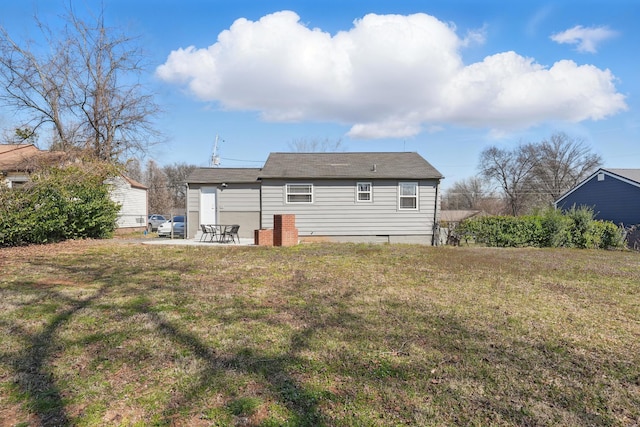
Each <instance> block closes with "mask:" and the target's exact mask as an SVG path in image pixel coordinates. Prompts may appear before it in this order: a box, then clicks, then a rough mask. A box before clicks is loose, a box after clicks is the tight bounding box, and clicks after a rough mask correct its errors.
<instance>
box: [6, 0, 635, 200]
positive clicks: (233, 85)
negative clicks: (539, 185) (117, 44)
mask: <svg viewBox="0 0 640 427" xmlns="http://www.w3.org/2000/svg"><path fill="white" fill-rule="evenodd" d="M100 3H103V4H104V8H105V16H106V18H107V22H106V24H107V25H109V26H117V27H119V28H120V29H122V30H124V31H126V32H127V33H128V34H129V35H132V36H138V37H139V41H140V43H141V45H142V46H143V47H144V49H145V50H146V53H147V54H148V59H149V63H150V66H149V70H148V71H149V73H148V75H146V76H145V78H144V81H145V84H146V85H148V89H149V90H150V91H152V92H153V93H155V94H156V102H157V103H158V104H159V105H160V106H161V108H163V110H164V111H165V113H164V114H163V115H162V117H160V118H159V120H158V121H157V125H158V128H159V130H160V131H161V132H163V134H164V135H165V137H166V141H165V142H164V143H163V144H161V145H159V146H157V147H155V148H154V149H153V151H152V152H151V153H150V156H149V157H150V158H152V159H154V160H155V161H157V162H158V163H159V164H161V165H166V164H172V163H175V162H185V163H189V164H195V165H198V166H209V164H210V163H209V162H210V158H211V154H212V150H213V143H214V140H215V137H216V135H219V137H220V143H219V147H218V150H219V151H218V154H219V156H220V158H221V166H222V167H243V166H249V167H259V166H261V165H262V163H263V162H264V160H266V158H267V156H268V154H269V153H270V152H275V151H290V149H291V146H292V144H293V143H294V141H300V140H302V141H304V140H306V141H314V140H318V141H324V140H328V141H331V142H335V141H338V140H340V141H341V142H342V148H343V149H344V150H345V151H417V152H418V153H420V154H421V155H422V156H423V157H425V158H426V159H427V160H428V161H429V162H430V163H431V164H433V166H435V167H436V168H437V169H438V170H439V171H440V172H441V173H442V174H443V175H444V176H445V181H444V187H445V188H446V187H448V186H449V185H451V184H453V183H454V182H455V181H458V180H461V179H465V178H468V177H470V176H473V175H474V174H475V173H476V172H477V165H478V159H479V155H480V152H481V151H482V150H483V149H484V148H486V147H488V146H493V145H496V146H500V147H510V146H513V145H515V144H518V143H519V142H538V141H541V140H543V139H545V138H548V137H550V136H551V135H552V134H553V133H555V132H565V133H566V134H568V135H569V136H570V137H573V138H577V139H581V140H583V141H584V142H585V143H586V144H588V145H589V146H590V147H591V148H592V150H593V151H594V152H596V153H598V154H600V155H601V156H602V157H603V159H604V165H605V167H611V168H640V149H639V147H638V141H640V138H639V137H640V129H639V126H640V116H639V114H638V108H640V104H639V103H638V97H639V96H640V79H638V76H639V75H640V73H639V71H640V70H639V65H640V59H639V58H638V55H637V41H638V40H640V34H639V33H640V29H638V26H637V20H638V18H640V2H637V1H635V0H626V1H622V0H609V1H588V0H583V1H554V2H544V1H518V2H515V1H513V2H512V1H497V0H495V1H481V0H478V1H471V0H466V1H455V0H449V1H444V0H443V1H420V0H411V1H409V0H394V1H375V0H368V1H359V0H358V1H344V0H342V1H318V0H316V1H278V0H272V1H268V2H266V1H246V0H234V1H233V2H230V1H204V0H199V1H196V0H181V1H178V0H172V1H171V0H137V1H136V0H103V1H102V2H99V1H90V0H82V1H73V4H74V8H76V10H77V12H78V13H79V14H80V15H81V16H82V15H83V14H84V13H86V11H87V8H88V7H89V8H93V9H94V10H97V9H98V8H99V5H100ZM67 4H68V2H67V1H56V0H46V1H45V0H23V1H20V2H1V3H0V25H2V26H3V27H5V28H6V29H7V30H8V31H9V33H10V34H11V35H12V36H13V37H14V38H18V39H19V38H20V37H23V36H25V35H30V36H34V35H35V34H37V31H36V29H35V26H34V21H33V19H32V16H33V15H34V13H35V12H37V14H38V16H39V17H40V19H41V20H43V21H44V22H46V23H50V24H52V25H55V22H56V20H57V19H58V16H59V15H61V14H62V13H63V12H64V9H65V5H67ZM0 126H2V127H3V128H10V127H11V117H10V115H9V114H7V112H3V111H2V110H0Z"/></svg>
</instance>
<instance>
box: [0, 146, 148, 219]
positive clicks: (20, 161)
mask: <svg viewBox="0 0 640 427" xmlns="http://www.w3.org/2000/svg"><path fill="white" fill-rule="evenodd" d="M65 158H66V157H65V153H63V152H60V151H45V150H40V149H38V148H37V147H36V146H35V145H33V144H10V145H0V178H2V179H3V181H4V184H6V185H7V186H8V187H9V188H19V187H20V186H23V185H24V184H25V183H26V182H28V181H29V175H30V173H31V172H33V171H34V170H35V169H36V168H37V167H39V166H42V165H44V164H49V165H51V164H56V163H59V164H60V163H63V162H64V160H65ZM107 183H109V184H111V185H112V189H111V199H112V200H113V201H115V202H117V203H120V204H121V205H122V208H121V210H120V214H119V216H118V219H117V225H118V229H137V228H144V227H146V221H147V220H146V218H147V188H146V187H145V186H144V185H142V184H140V183H139V182H136V181H134V180H132V179H130V178H127V177H125V176H119V177H115V178H112V179H110V180H108V181H107Z"/></svg>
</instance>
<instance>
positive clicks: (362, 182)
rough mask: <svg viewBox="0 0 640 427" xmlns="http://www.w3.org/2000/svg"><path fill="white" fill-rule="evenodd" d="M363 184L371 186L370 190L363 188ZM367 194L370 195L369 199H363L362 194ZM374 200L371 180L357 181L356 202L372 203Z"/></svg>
mask: <svg viewBox="0 0 640 427" xmlns="http://www.w3.org/2000/svg"><path fill="white" fill-rule="evenodd" d="M361 185H367V186H369V189H368V190H361V189H360V186H361ZM363 194H366V195H368V196H369V198H368V199H361V198H360V196H361V195H363ZM372 202H373V184H372V183H371V182H364V181H360V182H356V203H372Z"/></svg>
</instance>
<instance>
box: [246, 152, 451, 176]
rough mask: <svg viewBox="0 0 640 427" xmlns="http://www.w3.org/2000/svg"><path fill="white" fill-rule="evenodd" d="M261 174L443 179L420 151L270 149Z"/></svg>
mask: <svg viewBox="0 0 640 427" xmlns="http://www.w3.org/2000/svg"><path fill="white" fill-rule="evenodd" d="M259 176H260V178H318V179H322V178H356V179H376V178H379V179H441V178H443V176H442V174H441V173H440V172H438V171H437V170H436V169H435V168H434V167H433V166H431V164H429V162H427V161H426V160H425V159H424V158H422V156H420V155H419V154H418V153H407V152H402V153H388V152H387V153H271V154H270V155H269V158H268V159H267V162H266V163H265V165H264V167H263V168H262V172H261V173H260V175H259Z"/></svg>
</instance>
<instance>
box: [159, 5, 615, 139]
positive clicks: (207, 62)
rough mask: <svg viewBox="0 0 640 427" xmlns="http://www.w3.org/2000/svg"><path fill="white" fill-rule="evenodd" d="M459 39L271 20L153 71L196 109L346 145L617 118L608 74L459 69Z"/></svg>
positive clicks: (422, 23) (571, 66)
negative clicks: (325, 130)
mask: <svg viewBox="0 0 640 427" xmlns="http://www.w3.org/2000/svg"><path fill="white" fill-rule="evenodd" d="M483 34H484V29H483V30H479V31H477V32H475V33H469V34H468V35H467V37H465V38H464V39H461V38H460V37H458V36H457V34H456V31H455V27H454V26H453V25H450V24H446V23H443V22H441V21H439V20H438V19H436V18H434V17H432V16H429V15H426V14H415V15H408V16H403V15H374V14H370V15H366V16H365V17H363V18H362V19H359V20H356V21H355V22H354V25H353V28H351V29H349V30H348V31H342V32H339V33H337V34H335V35H333V36H332V35H331V34H329V33H327V32H324V31H322V30H320V29H317V28H308V27H307V26H305V25H303V24H302V23H300V20H299V17H298V15H296V14H295V13H294V12H290V11H283V12H278V13H274V14H271V15H267V16H264V17H263V18H261V19H260V20H259V21H255V22H253V21H249V20H246V19H238V20H237V21H235V22H234V23H233V25H232V26H231V27H230V28H229V29H228V30H225V31H223V32H222V33H220V34H219V36H218V40H217V41H216V42H215V43H214V44H213V45H211V46H209V47H208V48H205V49H198V48H195V47H193V46H191V47H187V48H184V49H178V50H175V51H173V52H171V54H170V55H169V57H168V58H167V61H166V62H165V63H164V64H163V65H161V66H159V67H158V68H157V75H158V76H159V77H160V78H161V79H163V80H165V81H167V82H172V83H176V84H179V85H186V86H187V87H188V88H189V90H190V91H191V92H192V93H193V94H194V95H195V96H197V97H198V98H199V99H202V100H205V101H217V102H218V103H219V104H220V105H221V106H222V107H223V108H225V109H228V110H245V111H259V112H260V114H261V116H262V117H263V118H264V119H265V120H271V121H331V122H337V123H342V124H348V125H350V126H351V130H350V131H349V135H350V136H351V137H353V138H382V137H408V136H413V135H416V134H418V133H420V132H421V131H422V130H423V129H424V128H427V129H434V128H437V127H438V126H442V125H446V124H453V125H467V126H474V127H483V128H493V129H503V130H504V129H518V128H526V127H528V126H533V125H535V124H539V123H541V122H544V121H549V120H564V121H574V122H575V121H582V120H587V119H592V120H598V119H602V118H604V117H607V116H610V115H612V114H615V113H617V112H619V111H621V110H624V109H626V105H625V101H624V97H623V96H622V95H621V94H619V93H617V91H616V89H615V87H614V84H613V82H614V80H615V77H614V76H613V75H612V74H611V72H610V71H608V70H601V69H598V68H596V67H594V66H590V65H582V66H579V65H577V64H575V63H573V62H571V61H559V62H557V63H556V64H554V65H553V66H552V67H551V68H546V67H543V66H541V65H539V64H537V63H536V62H535V61H534V60H533V59H530V58H525V57H522V56H520V55H518V54H516V53H514V52H506V53H499V54H496V55H492V56H489V57H487V58H485V59H484V60H483V61H482V62H479V63H475V64H470V65H466V66H465V64H464V63H463V62H462V58H461V56H460V49H462V48H463V46H464V45H466V44H467V43H468V42H469V40H474V41H475V42H476V43H479V42H483V40H484V38H483V37H484V36H483Z"/></svg>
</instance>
